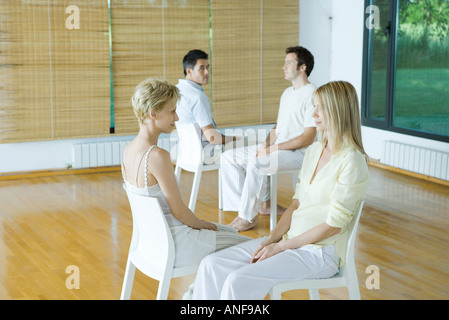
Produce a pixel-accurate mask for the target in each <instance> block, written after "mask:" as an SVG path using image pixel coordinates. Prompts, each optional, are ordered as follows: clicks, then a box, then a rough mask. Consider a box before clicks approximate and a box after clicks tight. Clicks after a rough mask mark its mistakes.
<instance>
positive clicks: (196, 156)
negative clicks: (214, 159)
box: [175, 123, 222, 212]
mask: <svg viewBox="0 0 449 320" xmlns="http://www.w3.org/2000/svg"><path fill="white" fill-rule="evenodd" d="M176 129H177V130H176V131H177V133H178V147H179V151H178V156H177V159H176V167H175V176H176V180H177V181H178V183H179V181H180V177H181V169H184V170H186V171H189V172H193V173H194V174H195V176H194V178H193V184H192V191H191V193H190V201H189V209H190V210H192V212H195V206H196V200H197V197H198V189H199V187H200V182H201V174H202V173H203V172H204V171H212V170H218V202H219V203H218V207H219V208H220V209H221V208H222V197H221V177H220V164H216V163H213V164H204V150H203V146H202V144H201V135H200V132H198V131H197V129H196V128H195V125H194V124H193V123H189V124H179V123H177V124H176Z"/></svg>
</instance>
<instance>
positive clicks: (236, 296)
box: [192, 238, 340, 300]
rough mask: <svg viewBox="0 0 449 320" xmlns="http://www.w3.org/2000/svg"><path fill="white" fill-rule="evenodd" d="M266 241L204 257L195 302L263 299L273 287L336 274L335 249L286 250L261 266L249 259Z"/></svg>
mask: <svg viewBox="0 0 449 320" xmlns="http://www.w3.org/2000/svg"><path fill="white" fill-rule="evenodd" d="M264 239H265V238H261V239H254V240H251V241H247V242H243V243H241V244H239V245H236V246H234V247H230V248H227V249H224V250H222V251H219V252H216V253H213V254H211V255H208V256H207V257H205V258H204V259H203V260H202V261H201V264H200V267H199V269H198V272H197V275H196V279H195V283H194V287H193V296H192V298H193V299H194V300H205V299H208V300H218V299H222V300H255V299H264V298H265V296H266V295H267V294H268V292H269V291H270V289H271V287H272V286H273V285H276V284H279V283H282V282H290V281H296V280H301V279H311V278H312V279H317V278H329V277H332V276H333V275H335V274H336V273H337V272H338V264H339V259H340V258H339V257H338V255H337V253H336V250H335V246H334V245H329V246H326V247H322V248H312V247H310V246H305V247H303V248H299V249H294V250H286V251H283V252H281V253H278V254H276V255H274V256H272V257H270V258H268V259H265V260H263V261H260V262H256V263H250V261H251V256H252V255H253V253H254V252H255V251H256V249H257V248H258V246H259V244H260V243H261V242H262V241H263V240H264Z"/></svg>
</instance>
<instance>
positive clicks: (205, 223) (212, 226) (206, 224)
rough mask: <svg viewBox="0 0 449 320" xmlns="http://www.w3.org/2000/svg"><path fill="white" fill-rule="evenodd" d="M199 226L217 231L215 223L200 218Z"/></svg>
mask: <svg viewBox="0 0 449 320" xmlns="http://www.w3.org/2000/svg"><path fill="white" fill-rule="evenodd" d="M200 222H201V226H200V229H207V230H212V231H217V230H218V228H217V225H216V224H215V223H212V222H209V221H206V220H202V219H200Z"/></svg>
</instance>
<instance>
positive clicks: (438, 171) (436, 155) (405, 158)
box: [380, 141, 449, 181]
mask: <svg viewBox="0 0 449 320" xmlns="http://www.w3.org/2000/svg"><path fill="white" fill-rule="evenodd" d="M380 163H383V164H386V165H389V166H392V167H396V168H400V169H404V170H407V171H412V172H416V173H420V174H424V175H427V176H430V177H434V178H437V179H442V180H447V181H449V153H447V152H442V151H436V150H431V149H427V148H423V147H420V146H412V145H408V144H404V143H399V142H395V141H384V150H383V153H382V155H381V158H380Z"/></svg>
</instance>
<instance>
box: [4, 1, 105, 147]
mask: <svg viewBox="0 0 449 320" xmlns="http://www.w3.org/2000/svg"><path fill="white" fill-rule="evenodd" d="M77 6H78V7H79V10H80V20H81V23H80V29H67V28H66V25H65V20H66V18H67V17H68V16H69V14H67V13H66V12H65V10H66V7H67V5H66V4H64V3H63V1H58V0H47V1H14V2H12V1H8V2H7V1H2V2H0V12H1V22H2V23H1V25H0V31H1V33H0V40H1V42H0V43H1V47H0V48H1V52H2V54H1V56H0V70H1V71H0V72H1V73H0V81H1V83H2V90H1V92H0V112H1V113H0V142H18V141H34V140H52V139H60V138H74V137H93V136H101V135H104V134H105V133H107V130H105V129H107V128H108V122H109V117H108V114H109V82H108V75H109V73H108V69H107V68H108V66H109V55H108V37H107V33H106V34H105V31H107V25H108V15H107V4H106V8H105V2H104V1H100V0H99V1H88V0H80V1H77Z"/></svg>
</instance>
